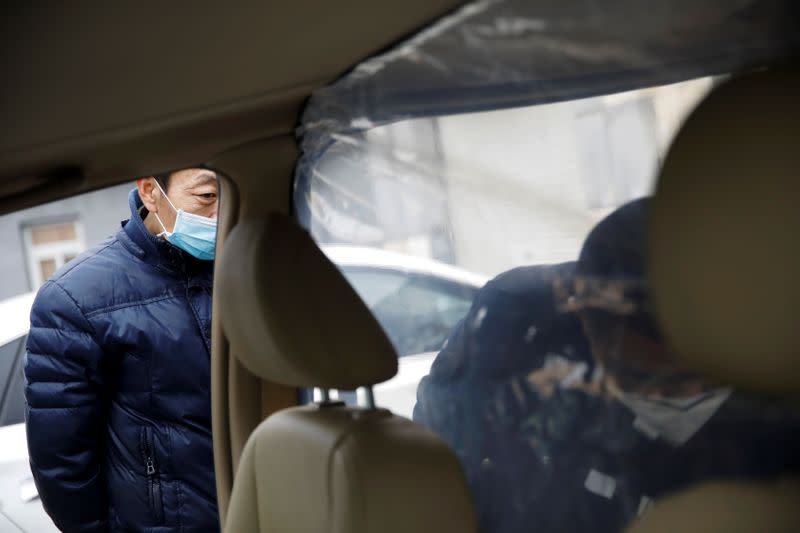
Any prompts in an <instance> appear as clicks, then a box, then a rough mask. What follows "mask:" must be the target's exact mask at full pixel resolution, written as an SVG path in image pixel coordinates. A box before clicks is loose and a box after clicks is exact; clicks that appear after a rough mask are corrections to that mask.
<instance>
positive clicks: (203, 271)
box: [117, 189, 214, 286]
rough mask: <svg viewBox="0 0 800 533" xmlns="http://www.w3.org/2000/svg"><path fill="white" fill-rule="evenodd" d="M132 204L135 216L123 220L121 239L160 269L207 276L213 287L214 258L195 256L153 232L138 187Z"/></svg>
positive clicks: (127, 246)
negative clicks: (148, 227)
mask: <svg viewBox="0 0 800 533" xmlns="http://www.w3.org/2000/svg"><path fill="white" fill-rule="evenodd" d="M128 206H129V207H130V210H131V218H130V219H128V220H125V221H123V222H122V229H121V230H120V231H119V232H118V233H117V238H118V239H119V240H120V242H122V244H123V246H125V248H126V249H127V250H128V251H129V252H130V253H132V254H133V255H135V256H136V257H138V258H139V259H141V260H142V261H144V262H145V263H148V264H150V265H153V266H154V267H156V268H157V269H159V270H164V271H167V272H169V273H171V274H181V273H183V274H186V275H188V276H189V277H190V278H195V279H196V277H199V278H200V279H204V278H205V279H207V280H208V286H210V284H211V272H212V271H213V265H214V263H213V262H212V261H200V260H199V259H195V258H194V257H192V256H190V255H189V254H187V253H186V252H184V251H183V250H181V249H179V248H177V247H175V246H173V245H172V244H170V243H169V242H167V241H166V240H164V239H163V238H161V237H156V236H155V235H153V234H152V233H150V231H149V230H148V229H147V227H146V226H145V225H144V220H142V215H141V213H142V211H145V212H146V210H145V208H144V204H143V203H142V199H141V198H139V191H138V190H137V189H133V190H132V191H131V192H130V194H129V195H128ZM201 285H206V283H201Z"/></svg>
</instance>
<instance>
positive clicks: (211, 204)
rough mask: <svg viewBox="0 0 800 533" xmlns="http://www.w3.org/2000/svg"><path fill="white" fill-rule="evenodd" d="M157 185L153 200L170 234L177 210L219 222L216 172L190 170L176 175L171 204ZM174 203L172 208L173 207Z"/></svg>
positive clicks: (172, 179) (171, 186) (170, 192)
mask: <svg viewBox="0 0 800 533" xmlns="http://www.w3.org/2000/svg"><path fill="white" fill-rule="evenodd" d="M151 181H152V182H153V189H154V190H153V200H154V203H155V207H156V209H157V211H155V212H156V213H158V216H159V218H160V219H161V221H162V222H163V224H164V226H166V228H167V230H168V231H172V230H173V229H174V227H175V218H176V216H177V213H176V211H175V210H176V209H183V210H184V211H186V212H187V213H192V214H194V215H200V216H204V217H207V218H213V219H216V218H217V209H218V207H219V184H218V182H217V176H216V174H215V173H214V172H212V171H210V170H207V169H203V168H187V169H184V170H179V171H177V172H173V173H172V175H171V176H170V179H169V186H168V189H167V191H166V193H167V196H168V197H169V201H168V200H167V198H166V197H164V195H163V194H161V191H160V190H159V189H158V187H157V185H156V183H155V179H151ZM170 201H171V202H172V206H174V209H173V207H172V206H171V205H170Z"/></svg>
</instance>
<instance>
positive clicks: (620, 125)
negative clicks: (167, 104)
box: [294, 0, 800, 532]
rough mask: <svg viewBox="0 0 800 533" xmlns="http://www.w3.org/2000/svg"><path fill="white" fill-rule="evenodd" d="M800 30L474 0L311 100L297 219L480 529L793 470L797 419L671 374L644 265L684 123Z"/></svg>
mask: <svg viewBox="0 0 800 533" xmlns="http://www.w3.org/2000/svg"><path fill="white" fill-rule="evenodd" d="M798 15H800V13H798V8H797V7H796V6H795V4H794V3H792V2H787V1H777V0H774V1H773V0H733V1H721V0H716V1H711V0H704V1H688V0H678V1H672V2H664V1H662V2H640V1H635V0H613V1H606V2H597V1H589V0H585V1H569V2H567V1H556V0H553V1H543V2H524V1H486V2H474V3H471V4H468V5H466V6H465V7H463V8H462V9H460V10H458V11H456V12H454V13H453V14H451V15H450V16H448V17H445V18H444V19H442V20H441V21H440V22H438V23H436V24H435V25H433V26H432V27H431V28H429V29H427V30H424V31H423V32H421V33H420V34H419V35H417V36H415V37H413V38H411V39H410V40H408V41H407V42H404V43H401V44H400V45H398V46H397V47H396V48H394V49H393V50H390V51H389V52H387V53H385V54H383V55H380V56H378V57H376V58H373V59H370V60H368V61H366V62H364V63H363V64H361V65H359V66H358V67H356V68H355V70H354V71H353V72H351V73H350V74H348V75H347V76H345V77H344V78H342V79H341V80H340V81H338V82H336V83H335V84H333V85H332V86H330V87H327V88H325V89H322V90H321V91H318V92H317V93H316V94H315V95H314V96H313V97H312V99H311V100H310V102H309V105H308V108H307V110H306V112H305V115H304V118H303V121H302V124H301V126H300V128H299V130H298V131H299V134H300V136H301V137H300V140H301V145H302V149H303V154H302V157H301V160H300V162H299V164H298V168H297V175H296V178H297V179H296V184H295V195H294V200H295V211H296V214H297V216H298V219H299V220H300V222H301V223H302V224H303V225H304V226H305V227H307V228H308V229H309V231H310V232H311V234H312V235H313V236H314V238H315V239H316V240H317V241H318V242H319V243H320V244H322V245H333V244H335V245H338V246H336V249H337V255H336V256H335V257H334V256H333V255H331V258H332V259H333V260H334V262H337V263H338V264H339V265H340V267H342V269H343V271H345V274H346V275H348V279H350V281H351V283H353V285H354V286H355V288H356V290H357V291H358V292H359V294H361V295H362V297H364V299H365V302H367V304H368V305H369V306H370V307H371V308H373V309H374V311H375V313H376V317H377V318H378V320H379V322H381V323H382V325H383V326H384V328H385V329H386V330H387V333H388V334H389V337H390V338H391V339H392V340H393V342H395V344H396V346H397V348H398V351H399V352H400V354H401V355H402V356H403V357H402V358H401V359H400V372H399V374H398V376H397V377H396V378H395V379H393V380H391V381H390V382H387V383H385V384H381V385H379V386H377V387H376V390H375V393H376V399H377V403H378V405H380V406H383V407H389V408H391V409H393V410H394V411H395V412H399V413H401V414H405V415H407V416H413V418H414V420H416V421H417V422H419V423H421V424H424V425H426V426H428V427H430V428H431V429H432V430H434V431H435V432H437V433H438V434H439V435H440V436H441V437H442V438H443V439H444V440H445V441H446V442H447V443H448V444H449V445H450V446H451V447H452V448H453V450H454V452H455V453H456V454H457V456H458V457H459V459H460V460H461V462H462V465H463V467H464V470H465V472H466V475H467V478H468V481H469V484H470V487H471V489H472V491H473V496H474V500H475V504H476V507H477V510H478V516H479V520H480V525H481V530H482V531H487V532H517V531H519V532H523V531H524V532H527V531H543V532H548V531H554V532H555V531H558V532H561V531H574V532H585V531H592V532H593V531H597V532H611V531H619V530H621V529H622V528H624V527H625V526H626V525H627V524H628V523H630V522H631V520H634V519H635V518H636V517H637V516H639V515H640V514H642V513H644V512H646V511H647V509H648V508H649V507H650V506H651V505H652V504H653V502H657V501H658V500H659V499H660V498H662V497H664V496H665V495H668V494H670V493H672V492H674V491H677V490H680V489H682V488H686V487H689V486H691V485H693V484H696V483H699V482H703V481H709V480H717V479H732V478H733V479H741V478H744V479H763V478H773V477H775V476H777V475H782V474H786V473H794V474H797V473H798V472H799V471H800V459H798V458H797V454H796V453H795V451H794V450H795V449H796V448H797V447H798V446H799V445H800V413H798V412H797V411H796V410H794V409H790V408H788V407H786V406H784V405H782V404H780V403H777V402H773V401H770V400H767V399H764V398H756V397H752V396H749V395H747V394H745V393H743V392H742V391H737V390H733V389H731V388H730V387H728V386H726V384H724V383H717V382H715V381H714V380H712V379H709V378H707V377H704V376H699V375H696V374H693V373H692V372H690V371H688V370H687V369H684V368H680V367H679V366H678V365H677V364H676V362H675V361H674V358H673V356H672V354H671V352H670V349H669V347H668V346H667V345H666V343H665V342H664V340H663V339H662V337H661V334H660V331H659V327H658V324H657V323H656V321H655V319H654V318H653V316H652V314H651V312H652V310H651V305H650V295H649V290H648V284H647V275H646V272H645V268H644V260H643V253H644V249H645V248H646V242H645V236H644V219H645V217H646V213H647V200H646V198H647V196H648V195H650V194H652V190H653V182H654V178H655V175H656V173H657V170H658V167H659V165H660V163H661V161H662V160H663V158H664V156H665V154H666V152H667V150H668V148H669V145H670V142H671V141H672V138H673V136H674V135H675V132H676V131H677V129H678V128H679V126H680V124H681V122H682V120H683V119H684V118H685V116H686V115H687V114H688V113H689V112H690V111H691V109H692V108H693V107H694V106H695V105H696V104H697V103H698V102H699V101H700V100H701V99H702V98H703V96H704V95H705V94H706V93H707V91H709V90H711V89H712V88H713V86H714V85H715V83H718V82H719V80H720V79H721V76H723V75H725V74H728V73H737V72H741V71H744V70H748V69H754V68H760V67H763V66H767V65H769V64H771V63H773V62H781V61H784V60H786V59H787V58H792V57H796V55H797V52H798V42H799V39H800V32H798V31H797V30H798V22H800V17H798ZM678 82H680V83H678ZM348 248H350V251H348ZM323 249H326V248H325V247H324V248H323ZM352 269H357V270H358V271H359V272H366V273H368V274H369V276H368V277H363V278H362V279H365V280H366V279H369V284H368V285H367V282H366V281H359V278H358V277H357V276H353V275H352V274H351V273H350V272H351V271H352ZM486 279H489V281H488V282H486V283H485V284H484V281H483V280H486ZM361 283H363V284H364V285H360V284H361ZM422 285H424V286H425V287H426V290H425V291H420V290H417V289H416V287H417V286H422ZM455 293H458V294H470V295H474V296H472V297H473V300H472V304H471V307H469V309H468V310H466V307H465V306H463V302H462V301H461V300H458V305H455V304H454V303H453V302H455V301H456V300H455V299H453V298H452V297H451V296H450V295H452V294H455ZM465 310H466V312H465ZM384 316H391V317H392V319H391V321H390V320H388V319H384V318H383V317H384ZM426 316H435V317H436V322H435V323H433V322H431V324H426V323H425V320H426V318H425V317H426ZM393 324H402V326H403V327H402V331H403V332H404V337H403V338H407V339H411V340H412V341H416V340H417V339H415V338H414V336H413V334H412V335H409V334H408V332H409V331H412V332H413V331H419V332H420V335H419V338H420V339H424V343H422V342H419V343H418V342H406V341H403V342H401V341H399V340H396V339H399V338H400V336H399V334H398V332H399V331H400V329H399V328H398V327H397V326H395V325H393ZM434 326H435V327H434ZM395 330H397V331H395ZM418 346H420V348H417V347H418ZM416 350H420V351H424V353H411V352H414V351H416ZM340 397H341V398H345V399H347V400H348V401H354V400H355V395H349V394H342V395H341V396H340Z"/></svg>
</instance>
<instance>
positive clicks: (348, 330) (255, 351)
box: [214, 214, 397, 389]
mask: <svg viewBox="0 0 800 533" xmlns="http://www.w3.org/2000/svg"><path fill="white" fill-rule="evenodd" d="M217 276H218V278H219V279H218V280H217V288H216V292H215V294H214V296H215V298H218V299H219V301H220V307H219V308H220V311H221V317H220V318H221V320H222V326H223V329H224V330H225V333H226V335H227V336H228V339H229V340H230V343H231V348H232V349H233V352H234V353H235V355H236V357H238V358H239V359H240V360H241V362H242V364H243V365H244V366H245V367H247V369H249V370H250V371H251V372H253V373H254V374H256V375H258V376H260V377H262V378H264V379H268V380H271V381H274V382H277V383H282V384H285V385H292V386H296V387H324V388H339V389H354V388H357V387H360V386H364V385H372V384H375V383H379V382H381V381H385V380H387V379H389V378H391V377H392V376H394V374H395V373H396V372H397V355H396V353H395V351H394V348H393V347H392V345H391V343H390V342H389V340H388V339H387V337H386V335H385V334H384V332H383V330H382V329H381V327H380V325H379V324H378V322H377V321H376V320H375V318H374V317H373V316H372V314H371V313H370V311H369V309H368V308H367V307H366V305H365V304H364V303H363V302H362V301H361V299H360V298H359V297H358V295H357V294H356V293H355V291H354V290H353V289H352V287H350V284H349V283H348V282H347V280H346V279H345V278H344V276H342V274H341V273H340V272H339V270H338V269H337V268H336V267H335V266H334V265H333V264H332V263H331V262H330V261H329V260H328V258H327V257H326V256H325V255H324V254H323V253H322V251H320V249H319V248H318V247H317V245H316V244H315V243H314V241H313V240H312V239H311V237H310V236H309V235H308V233H306V232H305V231H304V230H303V229H302V228H300V227H299V226H298V225H297V224H296V223H295V222H294V221H293V220H292V219H291V218H289V217H287V216H284V215H278V214H274V215H270V216H269V217H267V218H266V219H258V220H244V221H242V222H240V223H239V224H238V225H237V226H236V227H235V228H234V229H233V231H232V232H231V234H230V235H229V237H228V238H227V239H226V241H225V245H224V247H223V250H222V254H221V258H220V260H219V265H218V269H217Z"/></svg>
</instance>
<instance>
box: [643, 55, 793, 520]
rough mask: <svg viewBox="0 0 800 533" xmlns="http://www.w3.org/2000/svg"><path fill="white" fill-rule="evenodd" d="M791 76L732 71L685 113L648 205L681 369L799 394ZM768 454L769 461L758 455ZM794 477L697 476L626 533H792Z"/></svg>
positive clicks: (657, 278) (664, 319) (658, 279)
mask: <svg viewBox="0 0 800 533" xmlns="http://www.w3.org/2000/svg"><path fill="white" fill-rule="evenodd" d="M798 94H800V73H798V72H797V71H796V70H791V69H787V70H777V71H768V72H761V73H757V74H751V75H747V76H743V77H740V78H737V79H734V80H732V81H730V82H728V83H726V84H724V85H722V86H721V87H720V88H718V89H717V90H716V91H715V92H713V93H712V94H711V95H710V96H709V97H708V99H707V100H706V101H705V102H703V103H702V104H701V105H700V106H699V107H698V109H697V110H696V111H695V112H694V113H693V114H692V115H691V117H690V118H689V119H688V121H687V122H686V124H685V125H684V127H683V128H682V130H681V131H680V133H679V134H678V136H677V138H676V140H675V142H674V144H673V146H672V148H671V151H670V153H669V155H668V157H667V159H666V161H665V163H664V166H663V169H662V172H661V176H660V179H659V182H658V186H657V189H656V194H655V197H654V199H653V202H652V205H651V220H650V224H649V226H650V227H649V240H648V243H649V272H650V282H651V286H652V292H653V301H654V306H655V312H656V315H657V317H658V319H659V323H660V325H661V327H662V329H663V332H664V334H665V337H666V339H667V340H668V342H669V343H670V344H671V346H672V347H673V348H674V350H675V352H676V354H677V355H678V357H680V358H682V359H683V363H684V364H685V365H686V366H687V367H689V368H693V369H695V370H697V371H699V372H702V373H704V374H706V375H707V376H709V377H712V378H715V379H718V380H720V381H722V382H727V383H731V384H733V385H735V386H738V387H739V388H742V389H747V390H751V391H754V392H759V393H766V394H770V395H773V396H785V397H787V398H794V399H796V397H797V394H798V392H800V372H798V371H797V366H796V365H797V361H798V356H800V328H798V323H797V316H798V315H797V312H796V306H797V302H798V298H800V284H798V283H797V280H796V279H795V277H796V276H797V274H798V272H800V246H798V243H800V240H798V237H797V236H798V233H800V209H798V206H797V198H798V197H799V195H800V180H799V179H798V171H800V150H798V141H800V113H798V110H799V109H800V106H799V105H798V101H797V95H798ZM764 459H765V460H768V459H769V458H764ZM798 501H800V481H798V480H797V479H791V478H789V479H782V480H781V479H779V480H764V481H761V482H758V483H755V482H745V481H730V482H725V483H709V484H705V485H702V486H698V487H693V488H691V489H690V490H688V491H686V492H684V493H682V494H676V495H674V496H673V497H671V498H665V499H662V500H660V501H659V503H658V504H657V505H656V506H655V508H654V509H653V510H652V511H651V512H648V513H646V514H645V515H644V516H643V518H642V519H641V520H640V521H639V522H637V523H636V524H634V525H633V527H632V529H631V531H635V532H642V533H644V532H657V531H704V532H713V531H720V532H726V533H731V532H734V531H800V511H798V509H799V508H798V507H797V502H798Z"/></svg>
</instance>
